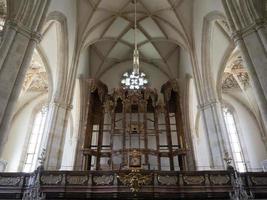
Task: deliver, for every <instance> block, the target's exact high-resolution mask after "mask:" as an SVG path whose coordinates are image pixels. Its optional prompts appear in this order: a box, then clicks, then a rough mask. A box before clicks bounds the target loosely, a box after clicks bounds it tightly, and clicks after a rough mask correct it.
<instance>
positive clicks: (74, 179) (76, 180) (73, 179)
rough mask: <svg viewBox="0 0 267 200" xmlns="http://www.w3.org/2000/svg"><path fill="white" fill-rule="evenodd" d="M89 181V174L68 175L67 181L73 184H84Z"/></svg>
mask: <svg viewBox="0 0 267 200" xmlns="http://www.w3.org/2000/svg"><path fill="white" fill-rule="evenodd" d="M87 181H88V176H67V183H68V184H71V185H84V184H86V183H87Z"/></svg>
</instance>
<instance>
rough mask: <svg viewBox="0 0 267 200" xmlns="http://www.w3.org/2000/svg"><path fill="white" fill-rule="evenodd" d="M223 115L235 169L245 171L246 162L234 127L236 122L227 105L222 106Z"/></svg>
mask: <svg viewBox="0 0 267 200" xmlns="http://www.w3.org/2000/svg"><path fill="white" fill-rule="evenodd" d="M223 116H224V120H225V124H226V128H227V132H228V137H229V141H230V146H231V150H232V155H233V161H234V163H235V167H236V170H237V171H239V172H245V171H246V163H245V159H244V155H243V152H242V147H241V144H240V138H239V134H238V130H237V127H236V122H235V119H234V115H233V113H232V111H231V110H230V109H229V108H228V107H223Z"/></svg>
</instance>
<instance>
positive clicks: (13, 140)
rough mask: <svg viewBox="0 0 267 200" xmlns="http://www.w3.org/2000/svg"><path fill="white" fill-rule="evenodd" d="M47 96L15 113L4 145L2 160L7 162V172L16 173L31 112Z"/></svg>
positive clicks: (37, 99) (35, 100)
mask: <svg viewBox="0 0 267 200" xmlns="http://www.w3.org/2000/svg"><path fill="white" fill-rule="evenodd" d="M47 98H48V97H47V95H44V96H40V97H38V98H36V99H32V100H31V101H30V102H29V103H28V104H26V105H25V107H24V108H23V109H22V110H20V112H19V113H17V114H16V115H15V116H16V117H15V118H14V119H13V121H12V123H11V128H10V133H9V137H8V140H7V143H6V144H5V148H4V151H3V153H2V158H3V159H4V160H6V161H8V165H7V169H6V171H7V172H16V171H18V167H19V164H20V161H21V156H22V152H23V147H24V145H25V144H26V143H27V141H26V138H27V135H28V133H29V129H30V125H31V121H30V120H31V118H32V114H33V110H34V108H35V107H36V106H38V104H40V103H41V102H43V101H44V100H46V99H47Z"/></svg>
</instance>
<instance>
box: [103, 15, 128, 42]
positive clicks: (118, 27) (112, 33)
mask: <svg viewBox="0 0 267 200" xmlns="http://www.w3.org/2000/svg"><path fill="white" fill-rule="evenodd" d="M128 25H129V22H128V21H126V20H125V19H122V18H121V17H118V18H116V20H115V21H114V22H113V23H112V24H111V25H110V27H109V29H108V30H107V31H106V33H105V34H104V37H113V38H115V37H117V36H118V35H120V34H121V33H122V32H123V30H124V29H125V28H126V27H127V26H128Z"/></svg>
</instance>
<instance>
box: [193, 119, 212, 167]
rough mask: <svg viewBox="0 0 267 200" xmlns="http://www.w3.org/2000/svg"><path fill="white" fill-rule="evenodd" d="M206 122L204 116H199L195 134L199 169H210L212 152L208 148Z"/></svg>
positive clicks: (195, 149) (194, 140)
mask: <svg viewBox="0 0 267 200" xmlns="http://www.w3.org/2000/svg"><path fill="white" fill-rule="evenodd" d="M203 125H204V122H203V118H202V116H199V120H197V124H196V134H195V135H193V138H192V139H193V145H194V152H195V159H196V168H197V170H209V169H210V161H209V160H210V157H209V155H210V153H209V149H208V146H209V145H208V142H207V136H206V133H205V128H204V126H203Z"/></svg>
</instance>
